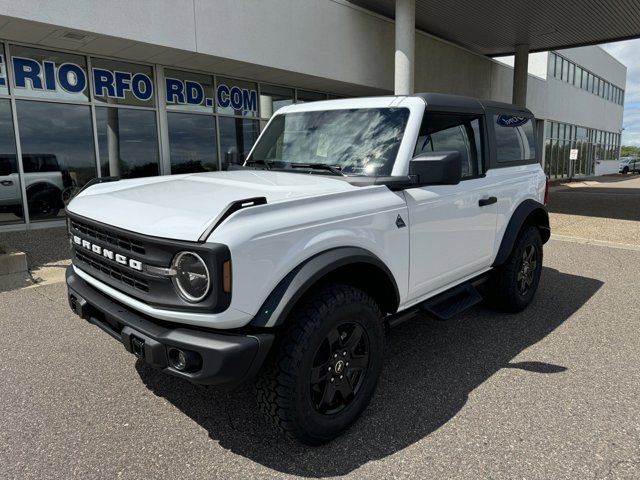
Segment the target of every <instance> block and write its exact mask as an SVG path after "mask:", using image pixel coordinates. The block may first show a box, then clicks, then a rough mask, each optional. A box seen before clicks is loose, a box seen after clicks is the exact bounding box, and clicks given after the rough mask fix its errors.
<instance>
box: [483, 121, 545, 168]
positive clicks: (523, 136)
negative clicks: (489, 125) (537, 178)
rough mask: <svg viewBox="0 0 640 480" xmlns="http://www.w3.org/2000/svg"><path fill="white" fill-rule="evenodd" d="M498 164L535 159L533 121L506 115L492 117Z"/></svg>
mask: <svg viewBox="0 0 640 480" xmlns="http://www.w3.org/2000/svg"><path fill="white" fill-rule="evenodd" d="M493 129H494V131H495V140H496V159H497V161H498V163H515V162H525V161H529V160H531V161H533V160H535V159H536V148H535V141H534V136H533V119H532V118H528V117H520V116H515V115H507V114H496V115H494V116H493Z"/></svg>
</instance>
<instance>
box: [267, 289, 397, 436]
mask: <svg viewBox="0 0 640 480" xmlns="http://www.w3.org/2000/svg"><path fill="white" fill-rule="evenodd" d="M313 288H314V290H313V291H312V292H310V293H309V294H308V295H307V296H306V297H305V299H304V300H302V301H301V303H300V304H299V305H298V306H296V308H295V309H294V311H293V312H292V314H291V317H290V318H289V319H288V322H287V324H286V326H285V328H284V329H283V330H282V331H281V332H280V333H279V336H278V338H277V339H276V342H277V343H275V344H274V346H273V347H272V348H273V352H272V357H271V359H270V360H269V362H268V363H267V364H266V365H265V367H264V369H263V371H262V372H261V375H260V376H259V377H258V379H257V380H256V395H257V400H258V406H259V407H260V410H261V411H262V412H263V413H264V414H265V416H266V417H267V419H268V420H269V421H271V422H273V424H274V425H276V426H277V427H278V428H279V429H280V430H282V431H283V432H284V433H286V434H287V435H289V436H290V437H292V438H295V439H297V440H299V441H300V442H302V443H305V444H307V445H320V444H322V443H326V442H328V441H329V440H331V439H332V438H335V437H337V436H338V435H340V434H341V433H343V432H344V431H345V430H347V429H348V428H349V427H350V426H351V425H352V424H353V423H354V422H355V421H356V420H357V419H358V417H359V416H360V415H361V414H362V412H363V411H364V410H365V409H366V408H367V405H368V404H369V401H370V400H371V397H372V396H373V393H374V391H375V388H376V385H377V383H378V377H379V376H380V371H381V370H382V363H383V358H384V344H385V331H384V330H385V329H384V322H383V317H382V312H381V311H380V307H379V306H378V304H377V303H376V301H375V300H374V299H373V298H372V297H371V296H370V295H368V294H367V293H366V292H364V291H362V290H360V289H358V288H356V287H353V286H351V285H342V284H326V285H320V286H318V287H313Z"/></svg>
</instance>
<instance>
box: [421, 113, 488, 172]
mask: <svg viewBox="0 0 640 480" xmlns="http://www.w3.org/2000/svg"><path fill="white" fill-rule="evenodd" d="M431 115H447V116H456V117H468V118H469V122H471V121H473V120H475V119H477V120H478V123H479V131H480V139H479V140H480V149H479V150H478V154H479V155H480V156H481V158H480V162H479V165H478V166H479V167H480V168H479V172H478V174H477V175H469V176H467V177H461V178H460V181H461V182H464V181H466V180H475V179H478V178H484V177H486V176H487V171H488V170H489V169H490V168H491V167H490V157H489V153H490V149H489V144H488V138H487V128H486V125H487V121H486V115H485V114H484V113H479V112H475V111H446V110H425V111H424V114H423V117H422V121H421V122H420V131H421V130H422V124H423V122H425V120H426V119H427V116H431ZM418 138H419V132H418ZM418 138H416V145H417V142H418ZM415 148H416V146H414V147H413V151H414V152H415ZM412 158H415V155H414V156H412Z"/></svg>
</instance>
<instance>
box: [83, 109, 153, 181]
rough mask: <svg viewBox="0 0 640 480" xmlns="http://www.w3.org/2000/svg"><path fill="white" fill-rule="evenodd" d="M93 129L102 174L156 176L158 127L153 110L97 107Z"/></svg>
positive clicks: (129, 176) (134, 176)
mask: <svg viewBox="0 0 640 480" xmlns="http://www.w3.org/2000/svg"><path fill="white" fill-rule="evenodd" d="M96 128H97V130H98V151H99V152H100V169H101V171H102V175H103V176H114V177H122V178H136V177H148V176H152V175H158V173H159V159H158V130H157V127H156V112H155V111H154V110H142V109H131V108H116V107H98V108H96Z"/></svg>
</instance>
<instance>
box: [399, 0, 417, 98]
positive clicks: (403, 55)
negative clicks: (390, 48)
mask: <svg viewBox="0 0 640 480" xmlns="http://www.w3.org/2000/svg"><path fill="white" fill-rule="evenodd" d="M415 45H416V0H396V56H395V78H394V93H395V94H396V95H410V94H412V93H413V75H414V71H413V63H414V62H413V61H414V55H415Z"/></svg>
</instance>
